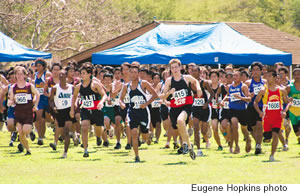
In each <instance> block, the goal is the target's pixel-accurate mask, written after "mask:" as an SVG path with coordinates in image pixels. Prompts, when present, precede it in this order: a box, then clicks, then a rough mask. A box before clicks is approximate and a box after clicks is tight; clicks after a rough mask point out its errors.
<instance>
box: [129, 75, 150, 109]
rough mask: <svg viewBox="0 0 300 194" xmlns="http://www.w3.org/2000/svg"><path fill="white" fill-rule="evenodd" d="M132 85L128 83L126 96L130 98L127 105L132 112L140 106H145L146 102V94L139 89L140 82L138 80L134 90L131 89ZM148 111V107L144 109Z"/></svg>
mask: <svg viewBox="0 0 300 194" xmlns="http://www.w3.org/2000/svg"><path fill="white" fill-rule="evenodd" d="M131 85H132V83H131V82H130V83H129V84H128V89H127V91H128V94H129V97H130V103H129V111H132V110H140V109H141V107H140V106H141V104H145V103H146V102H147V98H146V93H145V92H144V91H143V89H142V87H141V81H140V80H139V82H138V85H137V87H136V89H135V90H132V89H131ZM146 109H148V107H146Z"/></svg>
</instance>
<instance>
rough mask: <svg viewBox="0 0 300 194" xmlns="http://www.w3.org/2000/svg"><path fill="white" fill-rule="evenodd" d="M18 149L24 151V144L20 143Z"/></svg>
mask: <svg viewBox="0 0 300 194" xmlns="http://www.w3.org/2000/svg"><path fill="white" fill-rule="evenodd" d="M18 150H19V152H23V151H24V146H23V145H22V144H19V145H18Z"/></svg>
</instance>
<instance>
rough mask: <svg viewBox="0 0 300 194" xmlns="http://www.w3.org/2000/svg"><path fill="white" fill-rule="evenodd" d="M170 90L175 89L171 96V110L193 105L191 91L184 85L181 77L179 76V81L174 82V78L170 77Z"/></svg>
mask: <svg viewBox="0 0 300 194" xmlns="http://www.w3.org/2000/svg"><path fill="white" fill-rule="evenodd" d="M171 88H175V92H174V93H173V94H172V95H171V100H170V107H171V108H178V107H182V106H185V105H192V104H193V97H192V92H191V89H190V88H189V87H188V85H187V84H186V82H185V80H184V77H183V75H181V79H180V80H179V81H175V79H174V77H172V79H171Z"/></svg>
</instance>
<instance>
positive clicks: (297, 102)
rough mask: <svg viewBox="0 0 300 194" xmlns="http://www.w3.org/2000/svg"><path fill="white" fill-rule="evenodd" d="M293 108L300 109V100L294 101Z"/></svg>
mask: <svg viewBox="0 0 300 194" xmlns="http://www.w3.org/2000/svg"><path fill="white" fill-rule="evenodd" d="M292 106H293V107H297V108H300V99H293V102H292Z"/></svg>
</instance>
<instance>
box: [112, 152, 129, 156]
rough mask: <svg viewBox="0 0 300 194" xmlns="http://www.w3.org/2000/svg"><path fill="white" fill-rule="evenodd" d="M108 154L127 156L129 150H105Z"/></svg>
mask: <svg viewBox="0 0 300 194" xmlns="http://www.w3.org/2000/svg"><path fill="white" fill-rule="evenodd" d="M107 153H108V154H113V155H117V156H128V155H129V152H107Z"/></svg>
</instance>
